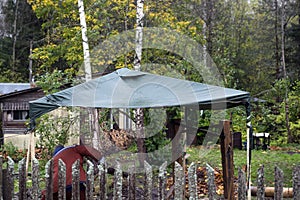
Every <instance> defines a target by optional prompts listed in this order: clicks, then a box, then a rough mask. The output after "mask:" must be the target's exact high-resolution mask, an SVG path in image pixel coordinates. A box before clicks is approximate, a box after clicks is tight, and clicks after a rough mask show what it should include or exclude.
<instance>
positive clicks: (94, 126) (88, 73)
mask: <svg viewBox="0 0 300 200" xmlns="http://www.w3.org/2000/svg"><path fill="white" fill-rule="evenodd" d="M78 8H79V17H80V26H81V34H82V46H83V55H84V72H85V80H86V81H89V80H92V67H91V62H90V49H89V43H88V37H87V25H86V20H85V12H84V4H83V0H78ZM97 122H98V113H97V109H94V108H91V109H89V123H90V124H89V127H90V131H91V133H93V139H92V146H93V147H94V148H96V149H98V150H99V142H98V141H99V127H98V123H97Z"/></svg>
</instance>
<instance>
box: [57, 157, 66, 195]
mask: <svg viewBox="0 0 300 200" xmlns="http://www.w3.org/2000/svg"><path fill="white" fill-rule="evenodd" d="M58 169H59V171H58V199H61V200H65V199H66V164H65V163H64V161H62V160H61V159H58Z"/></svg>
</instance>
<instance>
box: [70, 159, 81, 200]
mask: <svg viewBox="0 0 300 200" xmlns="http://www.w3.org/2000/svg"><path fill="white" fill-rule="evenodd" d="M79 165H80V161H79V160H76V161H75V162H74V163H73V165H72V200H80V170H79Z"/></svg>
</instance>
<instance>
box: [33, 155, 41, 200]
mask: <svg viewBox="0 0 300 200" xmlns="http://www.w3.org/2000/svg"><path fill="white" fill-rule="evenodd" d="M39 191H40V187H39V162H38V160H37V159H36V158H34V159H33V162H32V193H31V196H32V200H38V199H39Z"/></svg>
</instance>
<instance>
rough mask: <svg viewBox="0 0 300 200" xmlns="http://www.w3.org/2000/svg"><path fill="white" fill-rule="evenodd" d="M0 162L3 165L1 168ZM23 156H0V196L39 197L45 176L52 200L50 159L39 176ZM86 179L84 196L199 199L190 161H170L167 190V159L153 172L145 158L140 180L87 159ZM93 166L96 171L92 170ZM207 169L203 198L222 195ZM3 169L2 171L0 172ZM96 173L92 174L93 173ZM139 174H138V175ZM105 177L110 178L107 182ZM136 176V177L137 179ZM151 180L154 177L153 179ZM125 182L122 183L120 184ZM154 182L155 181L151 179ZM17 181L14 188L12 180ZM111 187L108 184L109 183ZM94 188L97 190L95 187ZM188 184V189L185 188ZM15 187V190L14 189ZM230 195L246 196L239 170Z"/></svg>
mask: <svg viewBox="0 0 300 200" xmlns="http://www.w3.org/2000/svg"><path fill="white" fill-rule="evenodd" d="M4 164H5V165H6V167H5V170H4ZM25 165H26V163H25V158H24V159H23V160H21V161H20V162H19V163H18V171H17V172H16V171H15V163H14V161H13V160H12V159H11V158H9V157H8V160H7V162H5V163H4V162H3V158H2V157H1V156H0V200H12V199H16V200H17V199H20V200H30V199H33V200H38V199H40V198H41V190H42V188H41V187H40V182H41V180H43V179H44V180H45V187H44V188H43V189H46V191H47V192H46V199H49V200H52V195H51V194H52V191H53V187H52V165H53V163H52V160H50V161H48V163H47V164H46V166H45V171H46V172H45V173H46V174H45V176H44V177H40V174H39V162H38V161H37V160H33V163H32V172H31V176H26V167H25ZM59 167H60V172H59V199H65V170H66V168H65V164H64V163H63V162H62V161H61V160H60V161H59ZM86 168H87V171H86V173H87V182H86V199H88V200H90V199H100V200H103V199H114V200H121V199H130V200H131V199H145V200H150V199H176V200H177V199H193V200H195V199H200V197H199V194H198V191H197V174H196V170H197V166H196V164H195V163H191V164H190V165H189V168H188V169H187V172H186V173H185V170H184V168H183V167H182V166H181V165H180V164H179V163H177V162H176V163H175V164H174V185H173V190H172V191H173V192H172V193H171V194H170V190H169V192H167V190H166V185H167V176H166V175H167V163H164V164H163V165H162V166H160V168H159V171H158V173H153V169H152V166H151V165H149V164H148V163H147V162H145V164H144V168H145V170H144V173H143V176H142V177H143V178H142V181H140V180H141V179H140V178H139V179H138V178H137V177H136V174H135V173H133V172H129V173H128V174H127V175H126V176H124V174H123V172H122V170H121V166H120V164H119V163H116V166H115V171H114V175H113V176H112V177H111V176H109V175H108V174H107V169H106V168H105V164H99V165H94V164H93V163H92V162H90V161H89V160H88V161H87V165H86ZM95 170H97V173H94V172H95ZM206 170H207V185H208V186H207V187H208V191H209V192H208V195H207V197H206V198H205V199H211V200H216V199H224V197H221V196H218V195H217V193H216V185H215V182H214V178H215V176H214V169H213V168H211V167H210V166H209V165H207V167H206ZM3 172H4V173H3ZM95 174H96V175H95ZM79 175H80V174H79V161H77V162H75V163H74V164H73V167H72V177H73V183H72V188H73V189H72V199H73V200H79V192H80V191H79V190H80V188H79V182H80V181H79V177H80V176H79ZM139 177H140V176H139ZM109 179H111V180H112V181H110V182H109ZM28 180H31V181H32V184H31V185H32V186H31V187H28V188H27V184H26V182H27V181H28ZM138 180H139V181H138ZM154 180H155V181H154ZM274 180H275V186H274V188H275V191H274V198H273V199H276V200H279V199H283V193H284V188H283V172H282V170H281V169H279V168H278V167H275V179H274ZM124 182H126V184H124ZM154 182H155V183H154ZM16 183H17V184H18V187H16V188H18V189H15V187H14V184H16ZM108 183H110V185H113V187H111V188H110V187H109V184H108ZM256 183H257V188H256V189H257V191H256V196H257V199H265V189H266V188H265V183H264V168H263V166H262V167H260V169H259V170H258V176H257V182H256ZM96 187H97V188H98V190H97V191H98V192H97V191H96V190H95V188H96ZM186 187H188V192H187V191H186ZM15 190H18V191H15ZM235 194H236V195H235V197H234V199H239V200H245V199H246V198H247V188H246V178H245V173H244V172H243V170H241V169H239V171H238V181H237V188H236V189H235ZM291 198H293V199H294V200H296V199H297V200H299V199H300V166H298V167H296V168H295V170H294V172H293V192H292V195H291Z"/></svg>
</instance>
